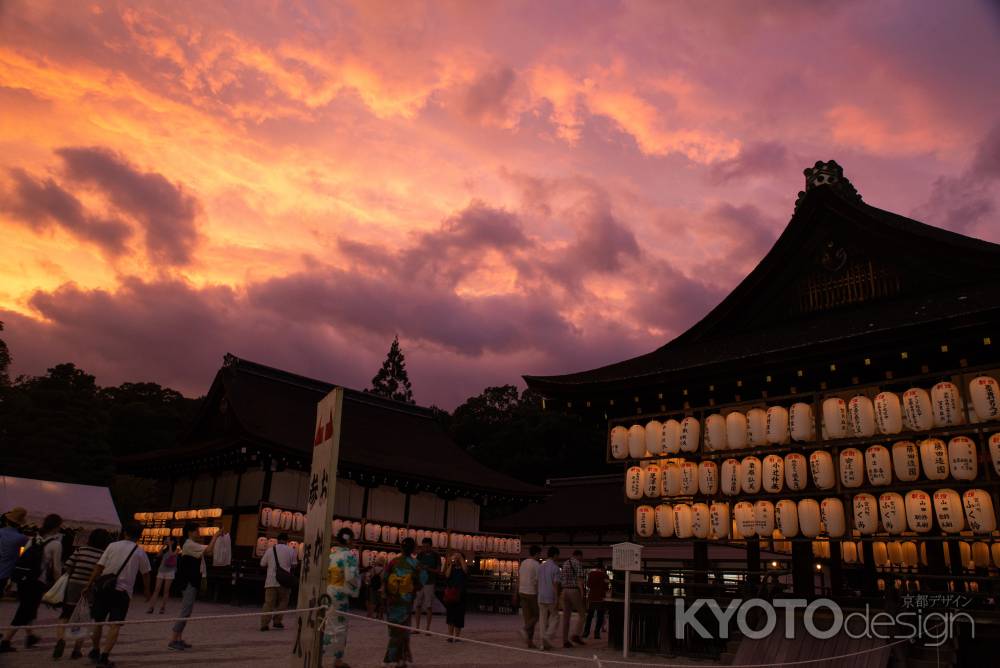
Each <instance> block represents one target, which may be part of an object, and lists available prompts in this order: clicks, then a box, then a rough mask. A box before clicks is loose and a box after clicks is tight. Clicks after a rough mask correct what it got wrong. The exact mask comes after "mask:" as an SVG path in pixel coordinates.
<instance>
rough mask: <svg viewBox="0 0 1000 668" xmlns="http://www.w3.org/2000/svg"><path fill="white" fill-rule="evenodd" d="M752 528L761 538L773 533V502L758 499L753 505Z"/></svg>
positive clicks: (768, 536)
mask: <svg viewBox="0 0 1000 668" xmlns="http://www.w3.org/2000/svg"><path fill="white" fill-rule="evenodd" d="M753 518H754V528H755V530H756V531H757V535H758V536H760V537H761V538H770V537H771V534H773V533H774V504H773V503H771V502H770V501H758V502H757V503H755V504H754V506H753Z"/></svg>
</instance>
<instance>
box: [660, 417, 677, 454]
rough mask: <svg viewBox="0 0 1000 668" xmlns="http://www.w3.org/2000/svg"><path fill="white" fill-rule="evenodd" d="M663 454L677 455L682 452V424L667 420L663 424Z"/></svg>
mask: <svg viewBox="0 0 1000 668" xmlns="http://www.w3.org/2000/svg"><path fill="white" fill-rule="evenodd" d="M662 428H663V453H664V454H667V455H676V454H677V453H678V452H680V451H681V423H680V422H678V421H677V420H666V421H664V423H663V427H662Z"/></svg>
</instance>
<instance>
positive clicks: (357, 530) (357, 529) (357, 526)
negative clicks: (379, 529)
mask: <svg viewBox="0 0 1000 668" xmlns="http://www.w3.org/2000/svg"><path fill="white" fill-rule="evenodd" d="M345 524H346V523H345ZM351 533H352V534H354V535H355V536H360V535H361V522H351Z"/></svg>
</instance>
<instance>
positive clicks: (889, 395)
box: [874, 392, 903, 434]
mask: <svg viewBox="0 0 1000 668" xmlns="http://www.w3.org/2000/svg"><path fill="white" fill-rule="evenodd" d="M874 408H875V425H876V426H877V427H878V430H879V433H881V434H898V433H899V432H901V431H903V406H902V404H900V402H899V397H897V396H896V394H895V393H894V392H879V393H878V394H876V395H875V403H874Z"/></svg>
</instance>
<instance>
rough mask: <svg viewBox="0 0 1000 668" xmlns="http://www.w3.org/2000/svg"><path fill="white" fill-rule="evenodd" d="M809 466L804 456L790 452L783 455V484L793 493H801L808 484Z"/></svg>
mask: <svg viewBox="0 0 1000 668" xmlns="http://www.w3.org/2000/svg"><path fill="white" fill-rule="evenodd" d="M808 468H809V464H808V462H807V461H806V457H805V455H801V454H799V453H797V452H792V453H789V454H787V455H785V484H786V485H788V489H790V490H792V491H793V492H801V491H802V490H804V489H805V488H806V485H807V484H809V474H808V473H807V470H808Z"/></svg>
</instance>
